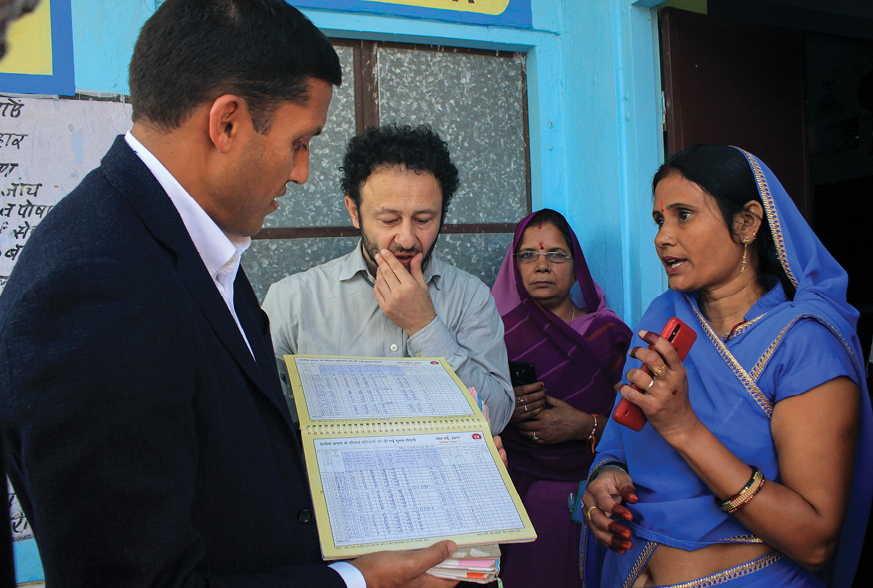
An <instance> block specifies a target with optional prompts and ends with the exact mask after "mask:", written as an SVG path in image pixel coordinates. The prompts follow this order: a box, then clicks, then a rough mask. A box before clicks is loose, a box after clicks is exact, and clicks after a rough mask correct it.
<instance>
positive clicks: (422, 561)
mask: <svg viewBox="0 0 873 588" xmlns="http://www.w3.org/2000/svg"><path fill="white" fill-rule="evenodd" d="M457 549H458V546H457V545H456V544H455V542H454V541H448V540H446V541H440V542H439V543H434V544H433V545H431V546H430V547H428V548H426V549H422V550H421V551H419V552H414V553H415V555H416V556H417V557H418V559H419V561H418V564H419V569H420V570H421V571H422V573H424V572H426V571H427V570H429V569H431V568H432V567H434V566H435V565H437V564H438V563H440V562H442V561H445V560H446V559H448V558H450V557H451V556H452V554H453V553H454V552H455V551H456V550H457Z"/></svg>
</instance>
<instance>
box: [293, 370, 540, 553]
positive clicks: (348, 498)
mask: <svg viewBox="0 0 873 588" xmlns="http://www.w3.org/2000/svg"><path fill="white" fill-rule="evenodd" d="M285 362H286V363H287V364H288V375H289V379H290V382H291V387H292V389H293V391H294V402H295V404H296V405H297V414H298V415H299V417H300V429H301V433H302V438H303V451H304V453H305V456H306V468H307V470H308V472H309V484H310V486H311V489H312V499H313V502H314V506H315V511H316V521H317V524H318V535H319V539H320V541H321V552H322V555H323V556H324V558H325V559H344V558H351V557H357V556H359V555H363V554H366V553H371V552H374V551H380V550H384V549H388V550H400V549H420V548H423V547H427V546H428V545H431V544H433V543H435V542H436V541H438V540H441V539H452V540H453V541H455V542H456V543H457V544H458V545H476V544H483V543H512V542H524V541H533V540H534V539H536V533H535V532H534V530H533V527H532V526H531V523H530V519H529V518H528V516H527V512H525V510H524V507H523V506H522V503H521V500H520V499H519V497H518V493H516V491H515V488H514V487H513V485H512V481H511V480H510V479H509V474H508V473H507V472H506V468H505V467H504V466H503V462H502V461H501V459H500V456H499V455H498V453H497V449H496V448H495V447H494V441H493V439H492V438H491V433H490V432H489V430H488V425H487V423H486V422H485V419H484V417H483V416H482V412H481V411H480V410H479V407H478V406H477V405H476V402H475V400H473V397H472V396H471V395H470V394H468V393H467V391H466V389H465V388H464V385H463V384H462V383H461V380H459V379H458V377H457V376H456V375H455V373H454V372H453V371H452V369H451V368H450V367H449V366H448V364H446V362H445V360H444V359H442V358H403V359H383V358H363V357H326V356H313V355H286V356H285Z"/></svg>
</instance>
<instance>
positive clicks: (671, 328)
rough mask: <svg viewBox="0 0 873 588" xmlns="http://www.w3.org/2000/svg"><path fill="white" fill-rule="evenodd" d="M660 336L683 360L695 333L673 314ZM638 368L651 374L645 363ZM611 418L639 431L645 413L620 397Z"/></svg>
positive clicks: (635, 387) (695, 337)
mask: <svg viewBox="0 0 873 588" xmlns="http://www.w3.org/2000/svg"><path fill="white" fill-rule="evenodd" d="M661 336H662V337H663V338H664V339H666V340H667V341H669V342H670V343H672V344H673V347H674V348H675V349H676V353H678V354H679V359H680V360H682V361H684V360H685V358H686V357H687V356H688V352H689V351H690V350H691V346H692V345H693V344H694V341H695V340H696V339H697V333H695V332H694V331H693V330H692V329H691V327H689V326H688V325H686V324H685V323H683V322H682V321H680V320H679V319H677V318H676V317H675V316H674V317H673V318H671V319H670V320H669V321H667V324H666V325H664V330H663V331H661ZM640 369H642V370H643V371H644V372H646V373H647V374H649V375H652V372H650V371H649V367H648V366H647V365H645V364H643V367H642V368H640ZM631 387H632V388H634V389H636V390H639V391H640V392H642V393H643V394H645V390H640V389H639V387H637V386H635V385H634V384H631ZM612 420H614V421H615V422H617V423H618V424H620V425H624V426H625V427H629V428H631V429H633V430H634V431H639V430H640V429H642V428H643V426H645V424H646V415H645V413H644V412H643V411H642V409H641V408H640V407H639V406H637V405H636V404H634V403H633V402H629V401H628V400H627V398H622V399H621V401H620V402H619V403H618V406H616V407H615V410H614V411H612Z"/></svg>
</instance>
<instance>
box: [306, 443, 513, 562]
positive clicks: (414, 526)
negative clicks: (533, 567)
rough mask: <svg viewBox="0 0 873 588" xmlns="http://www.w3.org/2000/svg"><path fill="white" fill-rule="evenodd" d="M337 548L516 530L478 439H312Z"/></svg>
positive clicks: (509, 505) (509, 502) (496, 475)
mask: <svg viewBox="0 0 873 588" xmlns="http://www.w3.org/2000/svg"><path fill="white" fill-rule="evenodd" d="M315 451H316V455H317V458H318V466H319V470H320V472H321V484H322V488H323V489H324V497H325V501H326V502H327V509H328V512H329V513H330V517H329V518H330V526H331V532H332V534H333V539H334V542H335V544H336V545H337V546H338V547H339V546H347V545H356V544H362V543H373V542H376V541H397V540H406V539H419V538H434V537H441V536H445V535H461V534H466V533H481V532H489V531H503V530H509V529H523V528H524V523H523V522H522V520H521V518H520V517H519V514H518V510H517V509H516V507H515V504H513V501H512V498H511V497H510V495H509V494H508V493H506V492H495V491H494V490H495V489H496V488H499V487H502V486H504V481H503V479H502V478H501V476H500V472H498V470H497V467H496V465H495V463H494V460H493V459H492V457H491V455H490V453H489V450H488V447H487V445H486V443H485V439H484V438H483V434H482V433H481V432H476V431H472V432H470V431H465V432H460V433H451V434H436V435H432V434H421V435H400V436H394V437H375V438H374V437H358V438H346V439H319V440H316V441H315Z"/></svg>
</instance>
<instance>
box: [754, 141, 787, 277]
mask: <svg viewBox="0 0 873 588" xmlns="http://www.w3.org/2000/svg"><path fill="white" fill-rule="evenodd" d="M740 151H742V152H743V153H744V154H745V155H746V159H748V161H749V164H750V165H751V166H752V173H754V175H755V182H756V183H757V184H758V192H759V193H760V194H761V200H762V201H763V203H764V210H765V211H766V213H767V219H768V220H769V221H770V232H771V233H772V234H773V243H774V244H775V245H776V254H777V255H778V256H779V262H780V263H781V264H782V269H783V270H785V275H786V276H788V279H789V280H791V284H792V285H793V286H794V287H795V288H797V278H795V277H794V273H792V271H791V266H790V265H789V264H788V252H787V251H786V250H785V236H784V235H783V234H782V223H781V222H780V221H779V213H778V211H777V210H776V203H775V202H774V201H773V195H772V194H771V193H770V186H769V185H768V184H767V179H766V178H765V177H764V171H763V170H762V169H761V165H760V164H759V163H758V159H757V158H756V157H755V156H754V155H752V154H751V153H749V152H748V151H745V150H743V149H740Z"/></svg>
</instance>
